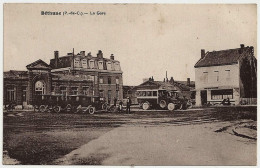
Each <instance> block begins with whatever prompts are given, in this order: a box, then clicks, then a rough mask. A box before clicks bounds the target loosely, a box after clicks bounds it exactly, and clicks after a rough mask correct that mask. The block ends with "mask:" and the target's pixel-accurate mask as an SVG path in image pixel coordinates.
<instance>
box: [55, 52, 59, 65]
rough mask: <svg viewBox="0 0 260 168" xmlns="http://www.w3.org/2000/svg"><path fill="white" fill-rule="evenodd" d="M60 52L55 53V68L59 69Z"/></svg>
mask: <svg viewBox="0 0 260 168" xmlns="http://www.w3.org/2000/svg"><path fill="white" fill-rule="evenodd" d="M58 59H59V51H54V60H55V68H57V67H58Z"/></svg>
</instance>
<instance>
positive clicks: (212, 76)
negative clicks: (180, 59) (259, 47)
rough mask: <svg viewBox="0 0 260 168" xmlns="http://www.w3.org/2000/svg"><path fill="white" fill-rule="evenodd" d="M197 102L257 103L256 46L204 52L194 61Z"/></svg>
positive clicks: (203, 103) (199, 103)
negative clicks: (228, 101)
mask: <svg viewBox="0 0 260 168" xmlns="http://www.w3.org/2000/svg"><path fill="white" fill-rule="evenodd" d="M194 67H195V82H196V88H195V90H196V105H197V106H201V105H205V104H212V105H214V104H220V103H221V102H222V101H223V100H224V99H226V100H227V99H229V100H230V103H231V104H234V105H239V104H256V98H257V60H256V58H255V56H254V47H252V46H247V47H245V46H244V44H241V45H240V47H239V48H235V49H228V50H221V51H211V52H205V50H204V49H202V50H201V58H200V59H199V60H198V62H197V63H196V64H195V66H194Z"/></svg>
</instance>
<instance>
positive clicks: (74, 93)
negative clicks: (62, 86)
mask: <svg viewBox="0 0 260 168" xmlns="http://www.w3.org/2000/svg"><path fill="white" fill-rule="evenodd" d="M71 90H72V94H73V95H77V94H78V87H72V88H71Z"/></svg>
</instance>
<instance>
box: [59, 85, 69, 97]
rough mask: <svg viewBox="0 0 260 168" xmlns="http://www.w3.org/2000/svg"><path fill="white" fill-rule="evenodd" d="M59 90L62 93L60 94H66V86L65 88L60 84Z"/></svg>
mask: <svg viewBox="0 0 260 168" xmlns="http://www.w3.org/2000/svg"><path fill="white" fill-rule="evenodd" d="M60 91H61V94H62V95H64V96H66V95H67V88H66V87H64V86H61V87H60Z"/></svg>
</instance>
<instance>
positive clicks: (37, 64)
mask: <svg viewBox="0 0 260 168" xmlns="http://www.w3.org/2000/svg"><path fill="white" fill-rule="evenodd" d="M26 68H28V69H31V68H35V69H50V66H49V65H48V64H47V63H46V62H44V61H43V60H41V59H38V60H37V61H34V62H33V63H31V64H29V65H27V66H26Z"/></svg>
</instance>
